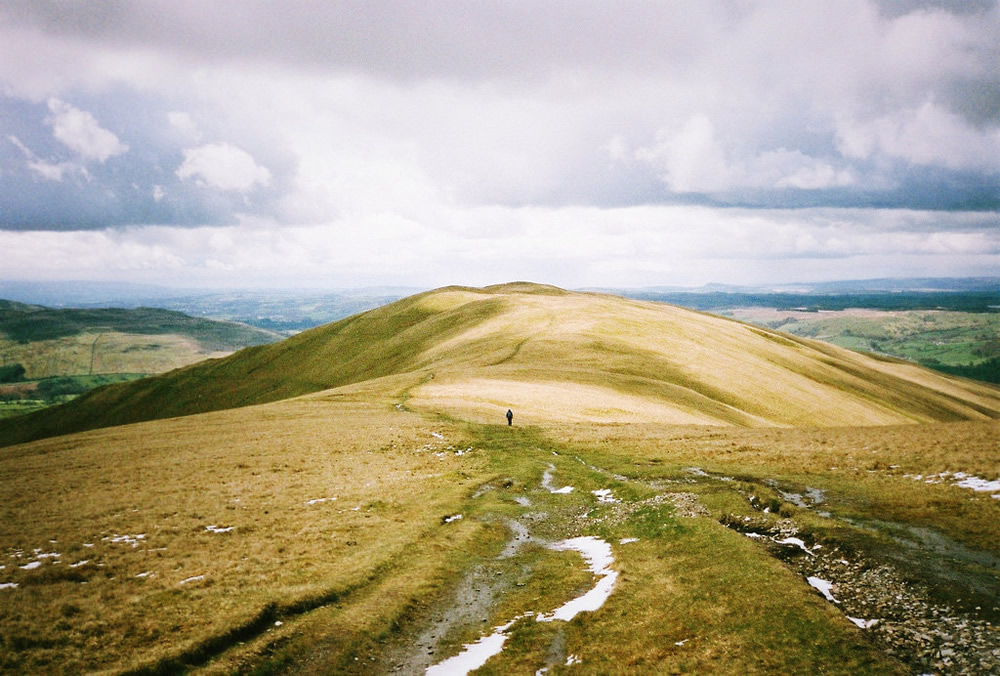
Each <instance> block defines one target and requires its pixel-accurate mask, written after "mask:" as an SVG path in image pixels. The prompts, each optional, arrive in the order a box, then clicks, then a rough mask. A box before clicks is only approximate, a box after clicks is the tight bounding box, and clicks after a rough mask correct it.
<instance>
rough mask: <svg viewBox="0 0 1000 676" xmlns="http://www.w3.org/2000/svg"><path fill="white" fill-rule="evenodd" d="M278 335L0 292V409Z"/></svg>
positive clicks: (35, 404) (36, 403)
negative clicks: (25, 299) (54, 304)
mask: <svg viewBox="0 0 1000 676" xmlns="http://www.w3.org/2000/svg"><path fill="white" fill-rule="evenodd" d="M280 339H281V335H279V334H277V333H274V332H271V331H265V330H262V329H259V328H254V327H250V326H246V325H245V324H238V323H235V322H226V321H215V320H210V319H197V318H194V317H189V316H187V315H185V314H182V313H180V312H173V311H169V310H159V309H152V308H138V309H121V308H108V309H54V308H48V307H43V306H40V305H29V304H25V303H16V302H12V301H6V300H0V417H8V416H15V415H19V414H22V413H24V412H26V411H31V410H34V409H38V408H44V407H46V406H48V405H51V404H53V403H56V402H60V401H65V400H66V399H67V398H72V397H74V396H76V395H78V394H80V393H83V392H86V391H88V390H91V389H93V388H95V387H98V386H101V385H104V384H107V383H116V382H120V381H125V380H135V379H137V378H141V377H143V376H146V375H150V374H156V373H163V372H165V371H171V370H173V369H176V368H180V367H182V366H187V365H189V364H193V363H195V362H199V361H203V360H205V359H209V358H213V357H224V356H226V355H229V354H232V353H233V352H235V351H236V350H238V349H241V348H244V347H247V346H250V345H261V344H265V343H272V342H275V341H277V340H280Z"/></svg>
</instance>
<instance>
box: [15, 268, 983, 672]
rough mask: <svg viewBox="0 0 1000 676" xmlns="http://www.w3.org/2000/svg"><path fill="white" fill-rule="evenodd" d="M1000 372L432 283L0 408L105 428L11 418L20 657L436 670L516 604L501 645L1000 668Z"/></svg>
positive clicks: (651, 307)
mask: <svg viewBox="0 0 1000 676" xmlns="http://www.w3.org/2000/svg"><path fill="white" fill-rule="evenodd" d="M998 400H1000V394H998V391H997V390H996V389H995V388H991V387H989V386H985V385H979V384H976V383H972V382H968V381H962V380H956V379H952V378H948V377H946V376H943V375H941V374H937V373H934V372H931V371H927V370H925V369H922V368H919V367H916V366H913V365H911V364H907V363H902V362H897V361H894V360H880V359H875V358H872V357H868V356H864V355H860V354H856V353H852V352H849V351H846V350H843V349H840V348H836V347H834V346H830V345H827V344H824V343H819V342H815V341H811V340H808V339H804V338H799V337H794V336H791V335H788V334H782V333H778V332H774V331H771V330H765V329H762V328H760V327H753V326H749V325H746V324H742V323H739V322H736V321H732V320H727V319H722V318H718V317H712V316H709V315H703V314H699V313H696V312H692V311H688V310H682V309H679V308H674V307H669V306H663V305H658V304H652V303H644V302H638V301H631V300H624V299H621V298H613V297H609V296H601V295H591V294H579V293H568V292H564V291H561V290H559V289H554V288H551V287H542V286H537V285H527V284H514V285H505V286H501V287H491V288H487V289H466V288H457V287H453V288H447V289H442V290H439V291H436V292H431V293H427V294H422V295H419V296H415V297H412V298H409V299H406V300H404V301H400V302H398V303H396V304H393V305H391V306H387V307H384V308H380V309H377V310H373V311H371V312H368V313H365V314H363V315H358V316H355V317H352V318H349V319H347V320H344V321H342V322H337V323H335V324H331V325H329V326H325V327H320V328H317V329H315V330H313V331H308V332H305V333H302V334H299V335H296V336H294V337H292V338H290V339H288V340H286V341H283V342H281V343H278V344H274V345H266V346H259V347H251V348H248V349H246V350H243V351H241V352H239V353H236V354H234V355H232V356H230V357H227V358H225V359H220V360H213V361H210V362H207V363H204V364H197V365H194V366H189V367H186V368H184V369H180V370H178V371H175V372H172V373H170V374H165V375H163V376H159V377H155V378H150V379H147V380H145V381H138V382H135V383H129V384H123V385H115V386H109V387H106V388H102V389H99V390H95V391H94V392H92V393H91V394H89V395H86V396H84V397H81V398H79V399H77V400H74V401H73V402H70V403H69V404H67V405H65V406H62V407H58V408H54V409H49V410H48V411H43V412H40V413H38V414H32V415H30V416H26V417H24V418H21V419H15V420H13V421H8V423H7V424H4V425H3V426H2V427H0V438H2V439H3V440H5V441H6V442H7V443H8V444H11V443H12V442H14V441H15V440H16V439H17V438H19V435H20V436H21V437H25V436H44V435H55V434H57V433H60V432H70V431H72V430H73V429H84V428H87V427H94V428H101V429H91V430H89V431H84V432H79V433H76V434H68V435H66V436H52V437H51V438H45V439H40V440H35V441H32V442H29V443H24V444H17V445H10V446H8V447H7V448H4V449H3V450H0V672H4V673H47V672H56V673H60V672H61V673H79V672H107V673H132V674H135V673H139V674H164V673H179V672H184V671H188V670H193V671H197V672H199V673H206V674H231V673H258V674H263V673H270V674H275V673H348V674H355V673H356V674H371V673H406V674H421V673H424V671H425V670H426V669H427V667H429V666H432V665H435V664H438V663H441V662H442V661H444V660H447V659H449V658H453V657H456V656H459V655H461V654H463V653H464V651H466V650H467V648H468V646H474V645H476V644H477V643H479V642H481V641H482V640H483V639H485V638H486V637H488V636H490V635H494V636H495V637H498V638H499V639H500V641H501V647H502V650H499V651H498V652H497V654H495V655H493V656H491V657H489V658H488V659H487V660H486V661H485V664H484V665H483V668H482V669H481V670H480V671H479V672H478V673H482V674H488V673H536V672H537V671H538V670H539V669H543V668H544V669H548V670H549V671H550V672H551V673H560V672H563V671H570V670H573V671H579V672H580V673H594V674H603V673H615V672H620V671H626V672H630V673H677V672H695V673H708V672H718V673H806V672H808V673H837V674H858V673H877V674H885V673H899V674H904V673H928V672H937V673H943V672H949V671H955V672H970V673H975V672H977V671H980V672H983V673H992V672H995V671H996V670H997V669H1000V660H998V659H997V656H996V654H995V653H994V650H995V649H997V648H998V645H997V640H996V630H995V627H996V626H997V624H998V623H1000V545H998V543H1000V537H998V535H1000V534H998V532H997V523H998V522H1000V521H998V517H1000V500H998V499H996V497H995V496H1000V484H997V482H996V481H995V480H996V479H997V478H998V477H1000V445H998V444H997V440H998V439H1000V421H998V420H995V419H993V418H996V417H998V415H997V411H998V408H1000V403H998ZM261 402H265V403H261ZM508 407H511V408H512V409H513V410H514V412H515V418H514V426H513V427H508V426H507V425H506V424H504V423H505V421H503V419H502V415H503V413H504V411H506V409H507V408H508ZM199 411H205V412H200V413H199ZM174 416H176V417H174ZM143 418H146V419H147V420H146V421H144V422H136V424H127V425H126V424H122V425H119V426H110V425H113V424H114V423H115V421H118V422H122V423H124V422H133V421H138V420H141V419H143ZM157 418H166V419H157ZM25 421H27V424H25ZM917 422H924V423H933V424H895V425H894V424H890V423H917ZM498 423H499V424H498ZM580 538H584V539H585V540H586V542H588V543H596V544H598V545H600V547H602V548H603V549H601V550H600V552H603V553H600V556H602V557H604V559H602V562H601V563H600V565H598V563H597V562H596V558H594V557H596V556H597V555H593V557H592V558H591V559H589V560H588V559H587V558H586V557H585V556H581V553H580V551H577V550H575V549H573V547H572V546H571V545H572V543H579V542H580V540H579V539H580ZM588 561H589V562H588ZM602 590H603V591H602ZM594 591H597V592H601V593H602V594H603V595H602V596H600V599H599V602H596V603H595V602H593V599H594V595H593V592H594ZM581 599H587V600H588V603H587V605H586V608H585V609H584V610H583V611H581V612H579V613H578V614H576V615H574V616H572V617H569V618H567V616H566V615H560V612H559V611H562V610H564V609H566V608H567V607H573V606H574V604H576V605H579V604H581Z"/></svg>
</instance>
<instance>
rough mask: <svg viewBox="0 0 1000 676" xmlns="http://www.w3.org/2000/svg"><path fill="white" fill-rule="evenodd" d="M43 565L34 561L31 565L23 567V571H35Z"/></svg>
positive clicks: (27, 564)
mask: <svg viewBox="0 0 1000 676" xmlns="http://www.w3.org/2000/svg"><path fill="white" fill-rule="evenodd" d="M41 565H42V562H41V561H32V562H31V563H26V564H24V565H23V566H21V570H34V569H35V568H38V567H39V566H41Z"/></svg>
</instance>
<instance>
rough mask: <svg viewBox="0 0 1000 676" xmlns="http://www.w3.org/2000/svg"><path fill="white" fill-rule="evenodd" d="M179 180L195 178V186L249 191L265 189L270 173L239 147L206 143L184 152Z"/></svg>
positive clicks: (178, 174) (179, 170)
mask: <svg viewBox="0 0 1000 676" xmlns="http://www.w3.org/2000/svg"><path fill="white" fill-rule="evenodd" d="M174 173H176V174H177V177H178V178H180V179H181V180H184V179H188V178H195V179H196V180H197V181H198V183H199V184H201V185H205V186H208V187H211V188H218V189H219V190H233V191H238V192H249V191H250V190H253V189H254V188H255V187H256V186H258V185H260V186H265V187H266V186H267V185H268V184H270V182H271V172H270V171H269V170H268V169H267V167H262V166H259V165H258V164H257V162H256V161H254V158H253V156H251V155H250V153H248V152H247V151H245V150H243V149H242V148H237V147H236V146H234V145H230V144H228V143H209V144H206V145H203V146H198V147H196V148H188V149H186V150H185V151H184V162H183V163H182V164H181V166H180V167H179V168H178V169H177V171H176V172H174Z"/></svg>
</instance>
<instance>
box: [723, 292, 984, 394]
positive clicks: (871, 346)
mask: <svg viewBox="0 0 1000 676" xmlns="http://www.w3.org/2000/svg"><path fill="white" fill-rule="evenodd" d="M722 314H724V315H725V316H729V317H734V318H736V319H740V320H742V321H747V322H752V323H754V324H759V325H763V326H768V327H770V328H776V329H781V330H782V331H787V332H789V333H792V334H795V335H797V336H804V337H808V338H816V339H819V340H823V341H826V342H829V343H833V344H834V345H839V346H841V347H846V348H849V349H852V350H863V351H866V352H876V353H881V354H887V355H892V356H894V357H900V358H903V359H907V360H909V361H912V362H916V363H918V364H923V365H925V366H931V367H932V368H936V369H939V370H943V371H945V372H947V373H954V374H956V375H964V376H967V377H974V378H977V379H980V380H986V381H988V382H994V383H996V382H1000V313H997V312H995V311H994V312H948V311H942V310H911V311H886V310H871V309H846V310H836V311H819V312H800V311H794V310H784V309H776V308H761V307H745V308H732V309H727V310H724V311H722Z"/></svg>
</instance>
